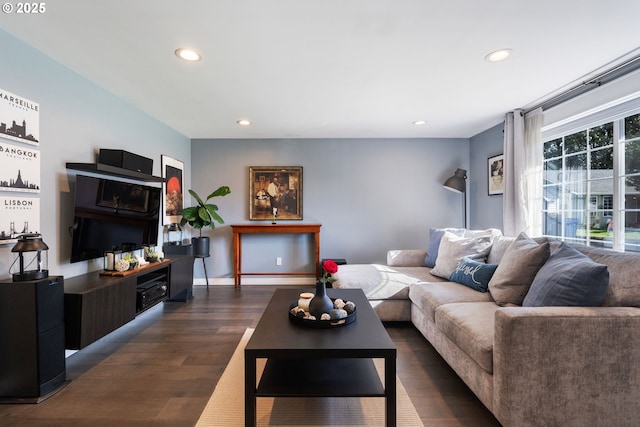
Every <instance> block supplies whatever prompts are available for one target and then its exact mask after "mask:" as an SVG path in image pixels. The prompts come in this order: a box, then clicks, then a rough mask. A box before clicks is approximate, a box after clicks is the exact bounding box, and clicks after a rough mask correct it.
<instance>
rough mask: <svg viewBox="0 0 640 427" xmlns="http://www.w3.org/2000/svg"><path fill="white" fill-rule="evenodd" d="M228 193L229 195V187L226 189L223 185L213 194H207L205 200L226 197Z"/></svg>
mask: <svg viewBox="0 0 640 427" xmlns="http://www.w3.org/2000/svg"><path fill="white" fill-rule="evenodd" d="M229 193H231V189H230V188H229V187H227V186H226V185H223V186H221V187H219V188H218V189H217V190H216V191H214V192H213V193H211V194H209V195H208V196H207V200H209V199H211V198H212V197H221V196H226V195H227V194H229Z"/></svg>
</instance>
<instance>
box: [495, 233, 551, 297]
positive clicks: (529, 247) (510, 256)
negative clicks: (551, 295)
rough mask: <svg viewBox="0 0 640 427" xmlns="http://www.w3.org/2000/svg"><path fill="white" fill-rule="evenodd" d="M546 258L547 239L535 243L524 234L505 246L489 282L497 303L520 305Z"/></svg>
mask: <svg viewBox="0 0 640 427" xmlns="http://www.w3.org/2000/svg"><path fill="white" fill-rule="evenodd" d="M547 258H549V242H546V243H542V244H538V243H537V242H535V241H534V240H532V239H530V238H529V237H528V236H527V235H526V234H525V233H520V235H519V236H518V237H517V238H516V240H514V242H513V243H512V244H511V246H509V249H507V251H506V252H505V253H504V255H503V256H502V260H501V261H500V264H498V268H497V269H496V272H495V273H494V274H493V277H492V278H491V281H489V292H491V296H492V297H493V299H494V300H495V301H496V303H498V305H501V306H509V305H522V301H523V300H524V297H525V296H526V295H527V292H528V291H529V287H530V286H531V283H532V282H533V279H534V278H535V277H536V274H537V273H538V270H540V267H542V265H543V264H544V263H545V262H546V261H547Z"/></svg>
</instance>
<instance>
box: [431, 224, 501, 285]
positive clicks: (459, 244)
mask: <svg viewBox="0 0 640 427" xmlns="http://www.w3.org/2000/svg"><path fill="white" fill-rule="evenodd" d="M492 240H493V236H487V235H485V236H479V237H473V238H465V237H458V236H456V235H455V234H453V233H449V232H448V231H447V232H445V233H444V236H442V240H440V247H439V248H438V258H437V259H436V265H435V267H433V270H431V274H433V275H434V276H439V277H443V278H445V279H448V278H449V276H451V273H453V271H454V270H455V269H456V266H457V265H458V261H460V259H462V257H468V258H471V259H473V260H476V261H481V262H484V261H485V260H486V258H487V255H488V254H489V251H490V250H491V241H492Z"/></svg>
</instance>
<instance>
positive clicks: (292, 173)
mask: <svg viewBox="0 0 640 427" xmlns="http://www.w3.org/2000/svg"><path fill="white" fill-rule="evenodd" d="M274 208H277V210H276V211H274V210H273V209H274ZM274 213H275V214H276V215H277V216H278V218H279V219H281V220H296V219H302V167H301V166H251V167H249V219H250V220H269V219H272V220H274V216H275V215H274Z"/></svg>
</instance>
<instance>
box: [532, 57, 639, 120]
mask: <svg viewBox="0 0 640 427" xmlns="http://www.w3.org/2000/svg"><path fill="white" fill-rule="evenodd" d="M638 69H640V54H639V55H636V56H634V57H633V58H630V59H628V60H626V61H625V62H623V63H621V64H618V65H616V66H615V67H612V68H610V69H608V70H605V71H603V72H602V73H600V74H598V75H596V76H594V77H591V78H590V79H588V80H585V81H583V82H581V83H579V84H577V85H575V86H573V87H571V88H569V89H567V90H565V91H564V92H562V93H559V94H557V95H554V96H552V97H551V98H549V99H547V100H546V101H542V102H541V103H539V104H537V105H535V106H534V107H531V108H527V109H526V110H524V113H525V114H526V113H529V112H531V111H533V110H535V109H536V108H542V109H543V110H548V109H549V108H552V107H555V106H557V105H560V104H562V103H563V102H566V101H569V100H570V99H573V98H575V97H577V96H578V95H582V94H583V93H587V92H589V91H590V90H592V89H595V88H598V87H600V86H602V85H603V84H606V83H609V82H611V81H613V80H615V79H618V78H620V77H622V76H624V75H627V74H629V73H631V72H633V71H636V70H638Z"/></svg>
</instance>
